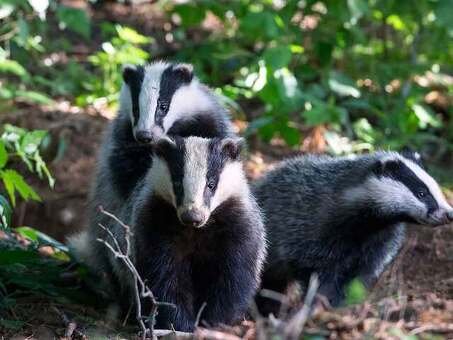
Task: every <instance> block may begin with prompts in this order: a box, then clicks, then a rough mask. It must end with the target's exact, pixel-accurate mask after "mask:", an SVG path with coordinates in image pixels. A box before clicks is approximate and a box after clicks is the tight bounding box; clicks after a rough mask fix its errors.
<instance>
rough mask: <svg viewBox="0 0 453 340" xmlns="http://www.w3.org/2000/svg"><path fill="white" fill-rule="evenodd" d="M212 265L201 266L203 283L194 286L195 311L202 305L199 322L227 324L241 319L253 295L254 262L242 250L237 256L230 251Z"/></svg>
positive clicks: (255, 281) (255, 280) (235, 251)
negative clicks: (195, 290)
mask: <svg viewBox="0 0 453 340" xmlns="http://www.w3.org/2000/svg"><path fill="white" fill-rule="evenodd" d="M216 261H217V262H216V263H211V264H210V265H207V264H206V263H205V264H204V270H203V271H204V273H205V275H204V277H203V282H197V284H195V285H194V286H195V288H196V289H197V290H198V300H197V303H196V308H197V309H200V308H201V307H202V305H203V303H206V305H205V307H204V309H203V311H202V314H201V318H200V320H201V321H202V322H203V321H204V322H206V323H208V324H209V325H216V324H219V323H227V324H230V323H232V322H235V321H237V320H239V319H241V318H242V317H243V316H244V314H245V312H246V310H247V308H248V307H249V305H250V303H251V301H252V300H253V297H254V295H255V293H256V289H257V287H258V278H257V276H258V275H257V273H256V271H257V270H256V260H255V259H254V257H253V256H251V255H249V254H245V253H244V250H242V253H241V252H238V251H237V250H234V249H232V250H230V251H227V252H225V253H224V256H223V258H222V259H220V258H217V259H216ZM219 261H221V262H220V263H219ZM198 283H199V284H198Z"/></svg>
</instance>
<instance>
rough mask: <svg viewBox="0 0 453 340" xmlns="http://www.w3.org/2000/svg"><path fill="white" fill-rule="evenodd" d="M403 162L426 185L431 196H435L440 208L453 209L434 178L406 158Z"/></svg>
mask: <svg viewBox="0 0 453 340" xmlns="http://www.w3.org/2000/svg"><path fill="white" fill-rule="evenodd" d="M402 161H403V162H404V164H406V166H407V167H408V168H409V169H411V171H412V172H413V173H414V174H415V175H416V176H417V177H418V178H419V179H420V180H421V181H422V182H423V183H425V184H426V186H427V187H428V189H429V191H430V193H431V195H433V197H434V199H435V200H436V202H437V204H438V205H439V208H442V209H446V210H451V209H452V208H451V206H450V204H448V202H447V200H446V199H445V196H444V194H443V193H442V191H441V189H440V188H439V185H438V184H437V182H436V181H435V180H434V178H432V177H431V176H430V175H429V174H428V173H427V172H426V171H425V170H423V169H422V168H421V167H420V166H418V165H417V164H416V163H414V162H413V161H411V160H409V159H406V158H403V159H402Z"/></svg>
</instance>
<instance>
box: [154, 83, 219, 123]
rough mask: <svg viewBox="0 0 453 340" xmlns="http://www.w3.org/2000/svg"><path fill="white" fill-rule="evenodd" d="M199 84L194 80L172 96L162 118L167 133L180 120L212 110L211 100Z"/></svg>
mask: <svg viewBox="0 0 453 340" xmlns="http://www.w3.org/2000/svg"><path fill="white" fill-rule="evenodd" d="M201 86H202V85H201V84H200V83H199V81H198V80H196V79H194V80H193V81H192V82H191V83H190V84H189V85H186V86H181V87H180V88H178V89H177V90H176V92H175V93H174V95H173V98H172V101H171V103H170V107H169V109H168V113H167V115H166V116H165V118H164V122H163V127H164V130H165V132H167V131H168V130H169V129H170V128H171V127H172V126H173V124H174V123H175V122H176V121H177V120H179V119H181V118H184V119H190V118H191V117H192V116H193V114H196V113H198V112H203V111H207V110H209V109H210V108H212V102H211V99H210V98H209V97H208V95H207V94H206V92H205V91H202V88H201Z"/></svg>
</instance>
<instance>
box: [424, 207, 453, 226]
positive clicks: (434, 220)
mask: <svg viewBox="0 0 453 340" xmlns="http://www.w3.org/2000/svg"><path fill="white" fill-rule="evenodd" d="M430 217H431V218H430V220H431V221H430V222H431V223H430V224H431V225H433V226H438V225H444V224H449V223H451V222H453V210H446V209H438V210H436V211H435V212H434V213H433V214H432V215H431V216H430Z"/></svg>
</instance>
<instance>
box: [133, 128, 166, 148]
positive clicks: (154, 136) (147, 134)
mask: <svg viewBox="0 0 453 340" xmlns="http://www.w3.org/2000/svg"><path fill="white" fill-rule="evenodd" d="M134 136H135V139H136V140H137V142H139V143H142V144H152V143H155V142H157V141H159V139H161V138H162V137H163V136H164V131H163V130H162V128H160V127H158V126H154V127H153V128H152V129H151V130H148V129H137V130H136V131H134Z"/></svg>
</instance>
